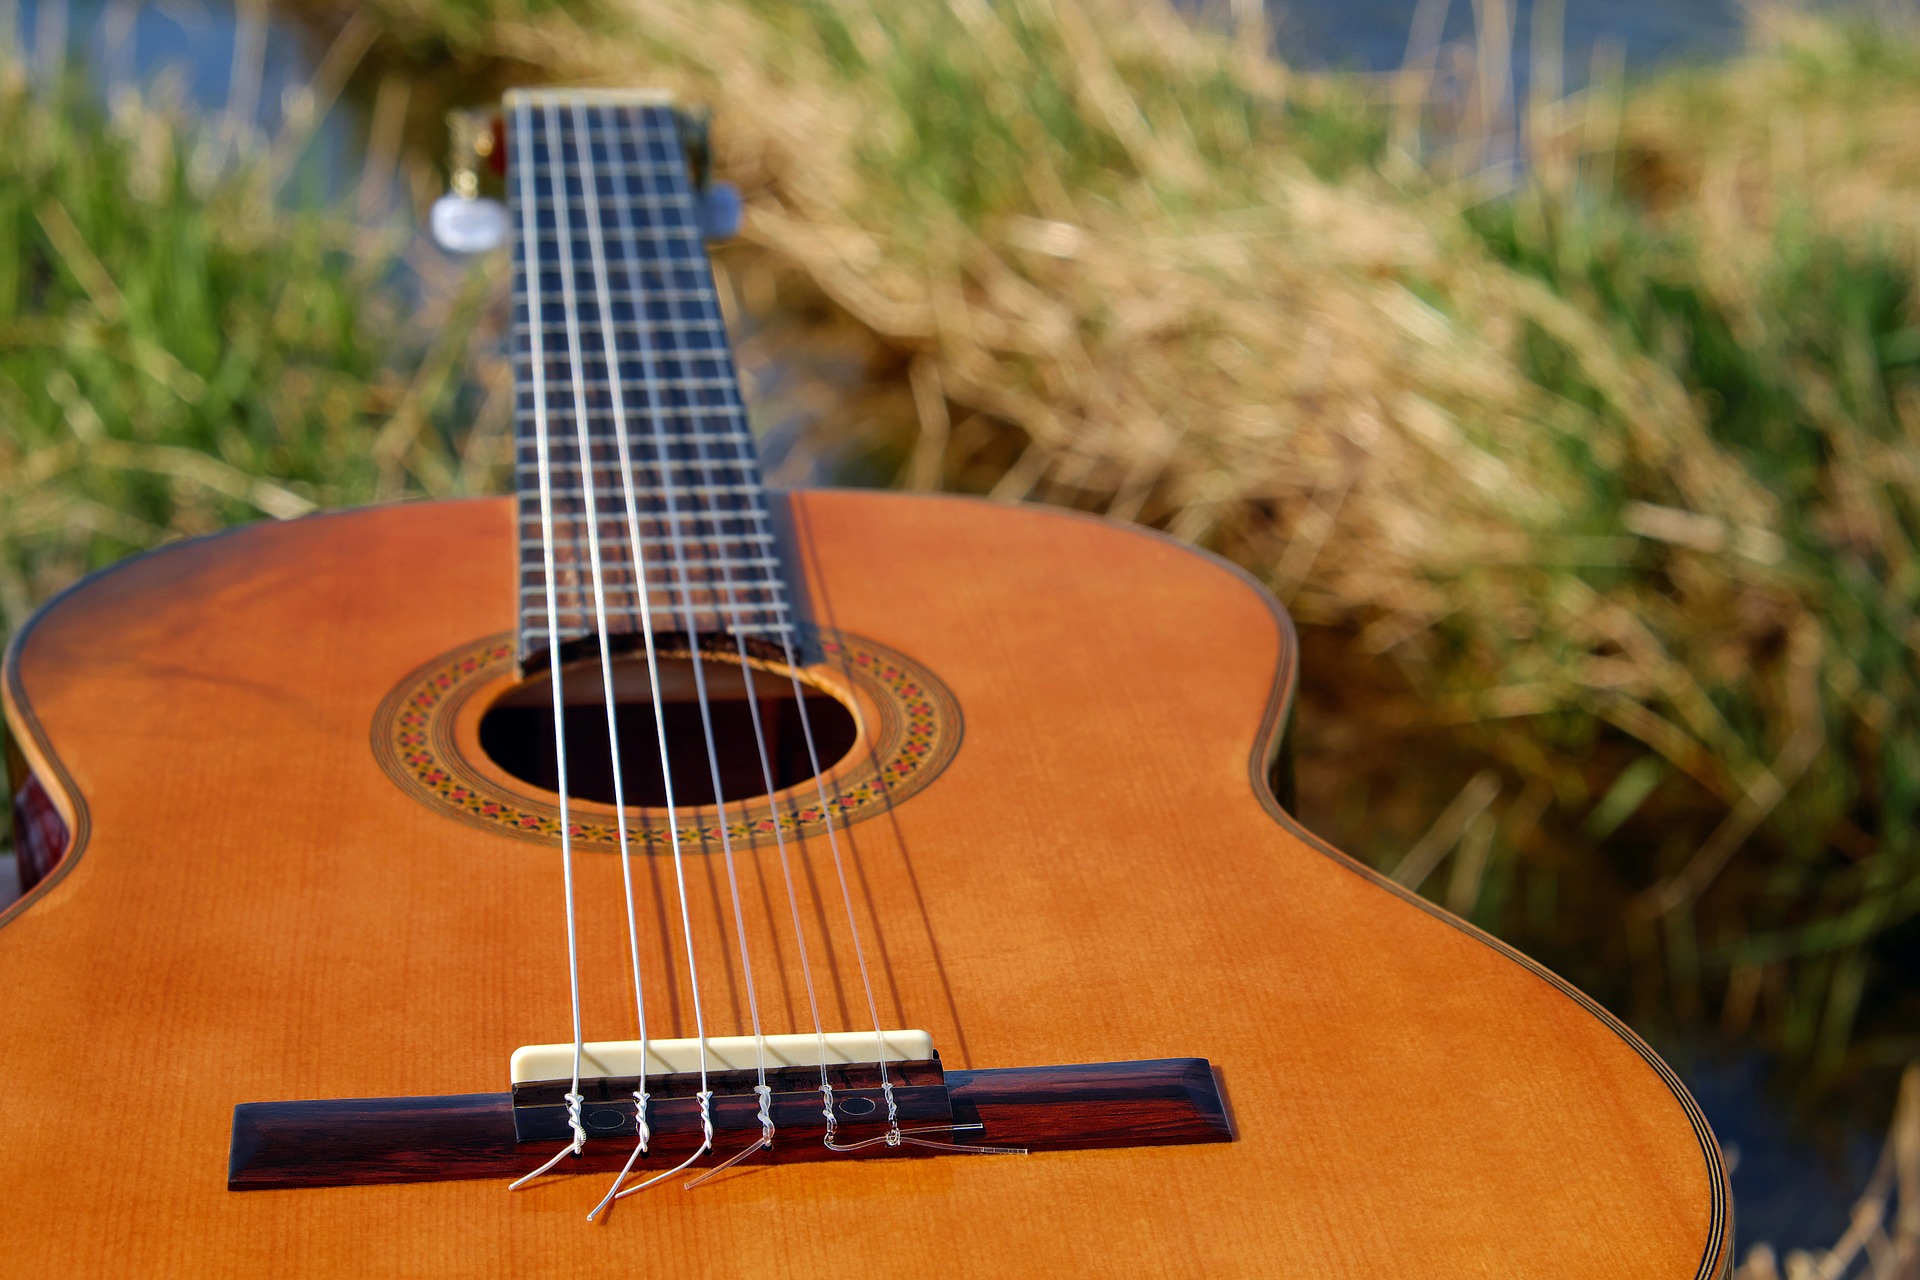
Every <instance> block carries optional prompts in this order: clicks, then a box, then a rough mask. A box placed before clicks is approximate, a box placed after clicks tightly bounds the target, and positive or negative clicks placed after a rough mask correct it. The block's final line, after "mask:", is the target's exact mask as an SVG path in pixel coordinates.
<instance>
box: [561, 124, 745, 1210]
mask: <svg viewBox="0 0 1920 1280" xmlns="http://www.w3.org/2000/svg"><path fill="white" fill-rule="evenodd" d="M573 119H574V128H575V131H576V135H577V136H576V139H575V154H576V155H577V156H578V157H579V158H580V169H581V174H580V185H581V193H582V198H583V200H584V202H585V212H586V215H587V216H586V222H587V237H588V247H589V250H590V252H591V254H592V260H593V277H594V296H595V302H596V303H597V305H598V308H599V312H598V314H599V316H600V321H601V324H600V329H601V334H602V337H603V339H604V342H605V351H606V359H607V371H608V377H607V380H606V381H607V384H608V388H609V391H610V393H611V395H612V405H611V407H612V411H613V424H614V441H615V445H616V448H617V450H618V458H619V464H620V479H621V492H622V495H623V497H624V498H625V501H626V517H627V528H628V533H629V542H630V547H629V563H630V564H631V565H632V567H633V575H634V590H635V592H636V596H637V599H638V602H639V604H640V625H641V635H642V637H643V641H644V644H645V648H646V659H647V682H648V689H649V691H650V693H651V695H652V698H653V722H654V736H655V739H656V742H657V744H658V746H659V750H660V776H661V781H662V784H663V786H664V788H665V797H664V798H665V800H666V807H667V834H668V839H669V841H670V843H671V845H672V848H673V869H674V877H675V882H676V886H677V888H678V891H679V899H680V925H681V935H682V939H683V942H684V945H685V947H686V955H687V981H688V984H689V986H690V987H691V988H692V992H693V1002H692V1003H693V1021H694V1034H695V1036H696V1037H697V1038H698V1040H699V1041H700V1090H699V1092H698V1094H697V1095H696V1097H697V1098H698V1100H699V1103H700V1122H701V1131H702V1133H703V1135H704V1139H705V1140H704V1141H703V1142H702V1143H701V1145H700V1147H699V1148H698V1149H697V1150H695V1151H694V1152H693V1154H692V1155H690V1156H688V1157H687V1158H686V1159H685V1160H683V1161H682V1162H681V1163H680V1164H678V1165H677V1166H675V1167H674V1168H672V1169H668V1170H666V1171H665V1172H664V1173H659V1174H655V1175H654V1176H653V1177H651V1178H648V1179H647V1180H646V1181H644V1182H641V1183H639V1184H637V1185H635V1186H633V1187H628V1188H626V1189H625V1190H624V1191H623V1190H622V1184H623V1183H624V1182H625V1181H626V1179H627V1177H628V1175H629V1174H631V1173H632V1171H633V1166H634V1165H635V1164H636V1163H637V1162H638V1161H639V1159H640V1158H641V1157H642V1156H643V1155H645V1154H646V1151H647V1145H648V1141H649V1138H650V1137H651V1134H650V1132H649V1128H648V1122H647V1107H648V1104H649V1101H650V1098H649V1096H648V1093H647V1023H646V1005H645V997H644V996H643V994H642V988H641V981H640V934H639V923H638V912H637V909H636V907H635V903H634V896H633V862H632V847H631V844H630V842H629V837H628V833H627V827H626V791H625V787H624V785H623V782H622V779H621V776H620V760H619V756H618V754H616V755H615V756H614V760H613V771H614V804H615V807H616V809H617V810H618V813H619V818H618V821H619V824H620V826H619V830H620V871H621V882H622V887H623V888H624V890H625V896H626V911H627V948H628V955H629V956H630V958H631V960H632V964H633V988H634V1007H635V1012H636V1015H637V1016H638V1018H639V1023H640V1079H639V1082H638V1087H637V1088H636V1089H635V1090H634V1124H635V1128H636V1129H637V1131H638V1137H639V1140H638V1142H636V1143H635V1145H634V1149H633V1154H631V1155H630V1156H628V1157H627V1162H626V1164H625V1165H624V1166H622V1168H621V1170H620V1172H619V1173H618V1174H617V1175H615V1177H614V1180H613V1185H612V1186H611V1187H610V1188H608V1190H607V1194H606V1195H605V1196H603V1197H601V1200H600V1202H599V1203H598V1204H596V1205H595V1206H594V1207H593V1209H592V1210H591V1211H590V1212H589V1213H588V1214H587V1218H588V1219H589V1220H592V1219H594V1218H595V1217H596V1216H597V1215H598V1214H600V1213H601V1212H602V1211H603V1210H604V1209H606V1207H607V1206H608V1205H610V1204H612V1203H613V1202H614V1201H615V1200H617V1199H619V1198H620V1197H621V1196H622V1195H628V1194H632V1193H633V1192H635V1191H644V1190H645V1189H646V1188H648V1187H650V1186H652V1185H653V1184H654V1183H656V1182H659V1181H661V1180H663V1179H665V1178H669V1177H672V1176H673V1175H674V1174H676V1173H679V1172H681V1171H682V1170H684V1169H687V1168H689V1167H691V1166H692V1165H693V1163H694V1162H695V1161H697V1160H699V1159H700V1157H701V1156H703V1155H705V1154H706V1152H707V1151H708V1150H709V1149H710V1148H711V1146H712V1143H713V1119H712V1102H713V1094H712V1092H711V1090H709V1089H708V1087H707V1056H706V1040H707V1032H706V1019H705V1015H704V1012H703V1010H702V1008H701V1004H700V973H699V967H698V961H697V960H696V958H695V955H694V947H693V930H692V925H691V920H690V912H689V910H688V905H687V883H686V873H685V868H684V865H683V863H682V858H681V839H680V826H679V822H678V820H677V817H676V811H675V807H674V789H673V764H672V761H671V759H670V758H669V755H668V750H667V743H668V739H667V724H666V713H665V709H664V708H665V700H664V699H663V698H662V696H661V690H660V667H659V661H658V647H657V642H656V640H655V636H654V629H653V614H652V610H651V609H650V608H648V607H647V603H648V594H649V590H650V588H649V583H648V578H647V566H646V550H645V543H644V541H643V540H642V538H641V536H640V504H639V497H638V494H637V493H636V492H635V489H634V482H633V465H632V457H631V452H630V449H629V446H628V433H627V411H626V398H625V394H624V390H623V386H622V383H623V381H624V380H623V379H622V378H621V377H620V376H619V370H620V364H619V351H618V349H617V347H616V346H615V343H614V330H613V324H612V319H611V317H612V313H613V303H612V288H611V284H610V280H609V273H608V270H607V259H606V244H605V241H604V239H603V233H602V230H601V223H600V196H599V178H598V176H597V174H595V172H594V168H593V145H592V140H593V135H592V131H591V129H590V128H589V127H588V121H587V117H586V110H585V107H584V106H583V104H581V103H577V102H576V103H575V104H574V106H573ZM549 137H551V127H550V129H549ZM550 149H551V148H550ZM555 155H556V156H557V157H558V158H559V160H560V161H561V163H562V172H561V178H562V186H561V191H562V193H563V194H564V192H565V185H564V181H565V170H564V159H565V157H564V154H563V153H560V152H557V151H556V152H555ZM568 212H569V215H570V214H571V210H569V211H568ZM570 220H571V219H570V217H569V218H568V219H562V221H563V222H570ZM563 235H564V238H563V240H562V245H563V252H567V251H570V250H571V246H572V232H571V228H570V227H569V229H568V231H566V232H565V233H563ZM571 283H572V282H571V277H570V276H569V279H568V283H567V295H568V297H569V298H571V294H572V287H571ZM646 381H647V387H648V390H649V397H650V398H652V385H653V376H652V372H651V369H650V368H649V370H648V372H647V379H646ZM580 421H581V424H582V425H581V429H580V450H581V472H582V481H581V488H582V490H583V492H585V493H587V494H588V495H591V494H592V493H593V491H594V489H595V488H596V487H597V477H596V476H595V475H594V472H593V468H592V464H591V453H590V452H589V440H588V436H587V433H586V426H585V422H586V415H585V409H584V402H583V403H582V406H581V412H580ZM591 501H592V499H591V497H589V502H591ZM589 509H590V510H591V508H589ZM589 518H590V519H592V517H591V516H590V517H589ZM599 540H600V530H599V525H598V524H597V523H595V525H594V529H593V534H592V537H591V544H592V546H593V547H594V550H595V554H596V557H597V554H598V547H599ZM596 585H597V583H596ZM602 604H603V601H602V600H601V599H596V605H602ZM599 625H600V639H601V663H602V671H603V673H605V689H606V697H607V732H608V735H609V738H610V739H611V740H613V741H616V742H617V738H618V730H617V728H616V727H615V721H614V701H613V685H612V669H613V668H612V662H611V657H610V654H609V648H610V644H609V641H608V637H607V631H606V619H605V617H604V614H603V615H602V616H601V617H600V618H599ZM616 752H617V747H616Z"/></svg>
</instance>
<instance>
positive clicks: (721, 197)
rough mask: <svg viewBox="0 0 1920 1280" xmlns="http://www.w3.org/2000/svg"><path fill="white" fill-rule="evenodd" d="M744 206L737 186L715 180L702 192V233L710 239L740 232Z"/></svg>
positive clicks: (702, 235)
mask: <svg viewBox="0 0 1920 1280" xmlns="http://www.w3.org/2000/svg"><path fill="white" fill-rule="evenodd" d="M741 215H742V206H741V203H740V192H739V190H738V189H737V188H735V187H731V186H728V185H727V184H726V183H724V182H715V183H712V184H710V185H709V186H707V188H706V189H705V190H703V191H701V193H700V235H701V237H702V238H703V239H706V240H708V241H714V240H731V239H733V238H734V237H735V236H737V235H739V234H740V219H741Z"/></svg>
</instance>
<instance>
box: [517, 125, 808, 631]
mask: <svg viewBox="0 0 1920 1280" xmlns="http://www.w3.org/2000/svg"><path fill="white" fill-rule="evenodd" d="M506 113H507V120H506V124H507V136H508V139H509V164H508V170H507V193H508V204H509V207H510V209H511V212H512V223H513V265H514V337H513V346H514V390H515V396H516V402H515V411H514V420H515V427H514V446H515V450H516V452H515V479H516V485H517V489H518V497H519V507H518V515H519V556H520V575H519V583H520V601H519V609H520V612H519V639H520V655H521V658H522V661H529V660H531V659H532V658H533V656H534V655H536V654H539V653H542V652H544V651H545V650H546V649H547V648H548V646H549V645H550V644H551V643H552V641H553V637H554V635H555V633H556V632H557V634H558V637H559V640H560V643H562V644H563V645H564V644H567V643H568V642H571V641H577V640H580V639H584V638H586V637H591V636H594V635H596V634H597V628H598V621H597V616H598V613H599V610H598V609H597V608H596V597H595V592H594V585H593V583H594V578H593V572H592V557H593V555H594V553H595V552H596V551H597V553H598V555H599V557H600V580H601V586H602V589H601V593H600V603H601V605H602V606H603V607H604V612H605V617H606V625H607V629H608V631H609V633H610V634H611V635H613V636H617V637H632V636H635V635H638V634H639V633H640V632H641V630H642V622H643V619H644V618H646V617H648V616H650V617H651V620H652V623H653V626H654V628H655V630H656V631H657V632H663V633H664V632H679V633H684V632H687V631H689V630H692V631H697V632H699V633H701V634H703V635H705V634H711V633H716V632H729V633H739V634H743V635H745V636H747V637H749V638H753V639H759V640H768V641H773V642H775V643H778V642H779V641H780V640H781V639H782V638H783V637H784V636H786V635H788V634H790V633H789V632H788V628H789V626H790V624H791V616H790V606H789V601H788V593H787V591H786V589H785V586H784V583H783V578H782V569H781V564H780V559H779V555H778V548H777V546H776V543H775V538H774V530H773V527H772V524H771V522H770V520H769V518H768V510H767V503H766V496H765V493H764V490H763V488H762V486H761V481H760V470H759V464H758V461H757V459H756V456H755V452H754V443H753V437H752V435H751V434H750V433H749V431H748V429H747V419H746V413H745V410H744V408H743V406H742V402H741V399H740V388H739V384H738V381H737V379H736V376H735V373H734V367H733V357H732V354H731V352H730V350H729V348H728V344H727V331H726V325H725V323H724V321H723V319H722V316H721V312H720V306H719V299H718V298H717V296H716V295H715V291H714V282H713V271H712V267H711V266H710V264H709V263H708V261H707V255H706V248H705V245H704V243H703V241H702V238H701V226H700V218H699V204H698V196H697V194H696V193H695V191H694V189H693V185H692V182H691V180H690V178H689V176H688V173H687V169H686V162H685V159H684V153H683V151H682V146H681V141H680V133H679V126H678V122H677V120H676V118H675V115H674V112H673V109H672V107H671V106H670V105H669V104H668V103H667V102H666V101H665V100H663V99H661V98H659V97H657V96H652V95H646V94H635V93H617V94H616V93H596V92H584V91H534V92H516V93H511V94H509V95H508V96H507V100H506ZM583 422H584V436H585V440H584V447H583V441H582V435H583V431H582V424H583ZM549 564H551V566H552V580H553V593H552V598H551V600H550V599H549V595H548V590H547V583H548V565H549Z"/></svg>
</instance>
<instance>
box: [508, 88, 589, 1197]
mask: <svg viewBox="0 0 1920 1280" xmlns="http://www.w3.org/2000/svg"><path fill="white" fill-rule="evenodd" d="M515 124H516V127H515V130H514V132H515V135H516V137H517V139H518V140H519V143H520V151H521V161H522V163H521V166H520V204H521V213H522V216H521V238H522V244H521V254H522V263H523V274H524V276H525V278H526V281H527V319H528V322H529V323H528V330H529V334H530V340H531V344H532V345H531V350H530V352H529V357H530V359H529V363H530V364H531V366H532V369H533V387H534V393H533V429H534V441H535V450H536V457H537V458H538V467H539V473H540V549H541V554H542V556H543V563H544V565H545V568H546V589H547V678H548V681H549V683H550V684H551V685H552V686H553V752H554V761H555V768H556V770H557V777H558V781H559V787H560V869H561V880H562V883H563V884H564V886H565V889H566V902H567V986H568V991H569V994H570V995H571V997H572V1001H573V1085H572V1087H571V1088H569V1089H568V1090H567V1094H566V1098H567V1123H568V1125H569V1126H571V1127H572V1129H573V1142H572V1143H571V1144H570V1145H569V1146H566V1147H562V1148H561V1149H560V1150H559V1151H557V1152H555V1153H554V1155H553V1158H552V1159H551V1160H548V1161H547V1162H546V1163H545V1164H543V1165H541V1166H540V1167H539V1168H538V1169H535V1170H534V1171H533V1172H532V1173H529V1174H527V1175H526V1176H525V1177H522V1178H519V1179H517V1180H516V1181H514V1183H513V1184H512V1185H511V1186H509V1187H508V1188H507V1190H509V1191H518V1190H519V1189H520V1188H521V1187H524V1186H526V1185H527V1184H528V1183H529V1182H532V1181H533V1180H534V1179H535V1178H538V1177H539V1176H540V1175H542V1174H544V1173H546V1172H547V1171H548V1170H549V1169H551V1168H553V1166H555V1165H556V1164H559V1163H560V1161H561V1159H562V1158H563V1157H565V1156H568V1155H576V1156H577V1155H579V1154H580V1151H581V1149H582V1148H583V1147H585V1146H586V1143H587V1130H586V1126H585V1125H584V1124H582V1123H581V1120H580V1107H581V1105H582V1103H583V1102H585V1098H584V1097H583V1096H582V1094H581V1092H580V1054H581V1029H580V948H579V943H578V940H577V938H576V936H575V929H574V911H573V824H572V820H571V816H570V814H569V812H568V806H567V735H566V728H565V726H566V720H565V706H564V692H563V688H562V684H561V673H560V605H559V597H558V593H557V589H556V587H555V583H554V578H555V573H554V554H553V471H552V463H551V458H550V455H549V450H548V440H547V371H546V350H545V335H544V334H543V332H542V327H543V324H544V321H543V319H542V307H541V305H540V304H541V294H542V290H541V288H540V236H539V222H540V211H539V206H538V205H537V204H536V203H535V200H534V195H533V122H532V114H531V112H530V111H529V109H528V108H527V106H526V104H525V103H522V104H521V105H520V107H519V110H518V114H517V119H516V122H515ZM556 220H557V221H559V222H562V223H564V222H565V221H566V220H565V219H564V218H559V219H556ZM563 266H564V264H563ZM568 320H569V322H571V321H572V308H571V307H569V308H568Z"/></svg>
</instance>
